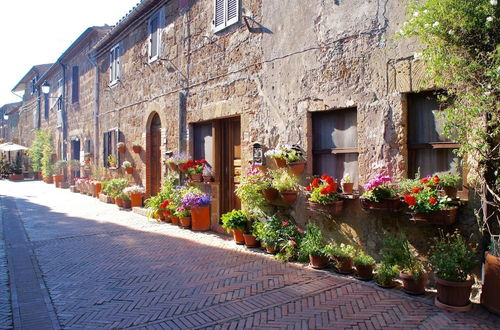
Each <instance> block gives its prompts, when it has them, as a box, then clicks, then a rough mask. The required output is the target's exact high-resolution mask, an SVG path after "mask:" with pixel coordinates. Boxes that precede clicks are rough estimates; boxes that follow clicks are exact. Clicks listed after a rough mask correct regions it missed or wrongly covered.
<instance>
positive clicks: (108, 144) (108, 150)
mask: <svg viewBox="0 0 500 330" xmlns="http://www.w3.org/2000/svg"><path fill="white" fill-rule="evenodd" d="M113 135H114V139H113ZM102 136H103V144H102V155H103V159H102V163H103V167H105V168H110V169H113V168H119V167H120V164H121V161H120V153H119V152H118V147H117V144H118V142H120V130H119V129H118V128H113V129H110V130H107V131H105V132H103V133H102ZM109 155H114V156H115V157H116V167H111V166H110V164H109V163H108V156H109Z"/></svg>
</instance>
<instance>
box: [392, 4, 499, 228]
mask: <svg viewBox="0 0 500 330" xmlns="http://www.w3.org/2000/svg"><path fill="white" fill-rule="evenodd" d="M407 16H408V22H406V23H405V24H404V26H403V28H402V30H401V31H400V34H401V35H403V36H405V37H417V38H418V39H419V40H420V41H421V42H422V43H423V45H424V46H425V49H424V50H423V51H422V53H421V54H416V55H417V56H416V57H420V58H421V59H422V61H424V63H425V66H426V69H427V72H428V77H429V79H430V80H431V81H432V82H433V83H435V84H436V85H437V86H441V87H444V89H445V90H446V93H445V96H442V97H441V101H442V104H443V107H444V111H443V116H444V118H445V119H446V120H445V122H446V123H445V134H446V135H447V136H448V137H449V138H451V139H452V140H454V141H456V142H457V143H459V144H460V148H459V149H458V150H457V154H458V155H459V156H461V157H462V158H463V159H464V160H465V162H466V164H467V165H468V168H469V172H468V177H467V179H468V182H469V183H470V184H473V185H475V187H476V191H477V192H478V193H480V194H481V200H482V204H483V207H482V209H481V211H482V214H481V215H482V217H481V218H482V222H481V223H482V225H481V230H482V231H488V232H489V233H490V234H491V233H494V232H497V233H498V231H499V227H500V226H499V225H500V217H499V209H500V193H499V191H500V157H499V149H500V146H499V145H500V143H499V141H500V125H499V114H500V108H499V102H498V101H499V92H500V84H499V77H500V56H499V52H500V42H499V41H500V23H499V18H500V8H499V6H498V1H497V0H424V1H422V0H409V1H408V6H407Z"/></svg>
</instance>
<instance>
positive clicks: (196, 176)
mask: <svg viewBox="0 0 500 330" xmlns="http://www.w3.org/2000/svg"><path fill="white" fill-rule="evenodd" d="M190 179H191V181H193V182H202V181H203V174H201V173H200V174H198V173H196V174H191V176H190Z"/></svg>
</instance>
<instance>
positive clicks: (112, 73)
mask: <svg viewBox="0 0 500 330" xmlns="http://www.w3.org/2000/svg"><path fill="white" fill-rule="evenodd" d="M118 80H120V45H119V44H118V45H116V46H115V47H113V48H111V50H110V51H109V83H110V85H111V84H115V83H117V82H118Z"/></svg>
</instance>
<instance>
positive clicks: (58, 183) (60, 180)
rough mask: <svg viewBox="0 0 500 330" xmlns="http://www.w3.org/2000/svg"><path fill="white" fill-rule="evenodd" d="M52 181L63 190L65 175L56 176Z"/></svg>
mask: <svg viewBox="0 0 500 330" xmlns="http://www.w3.org/2000/svg"><path fill="white" fill-rule="evenodd" d="M52 179H53V181H54V185H55V186H56V187H57V188H61V182H62V180H63V175H62V174H54V175H53V176H52Z"/></svg>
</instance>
